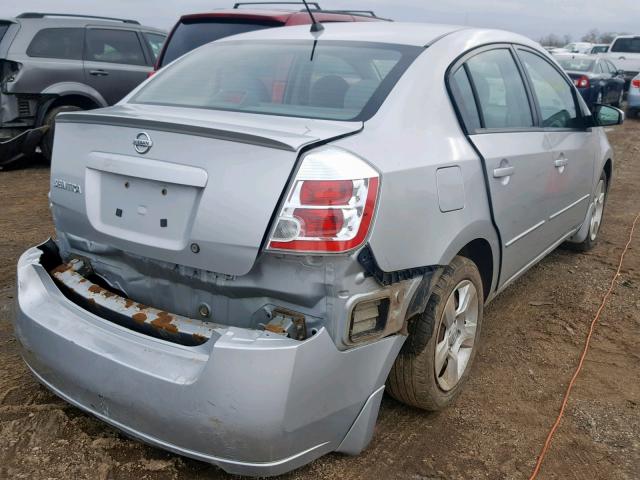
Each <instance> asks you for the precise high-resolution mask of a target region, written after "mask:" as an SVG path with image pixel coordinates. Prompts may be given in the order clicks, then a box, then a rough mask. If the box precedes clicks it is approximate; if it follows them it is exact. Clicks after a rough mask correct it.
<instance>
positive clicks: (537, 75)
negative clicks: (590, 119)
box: [518, 50, 580, 128]
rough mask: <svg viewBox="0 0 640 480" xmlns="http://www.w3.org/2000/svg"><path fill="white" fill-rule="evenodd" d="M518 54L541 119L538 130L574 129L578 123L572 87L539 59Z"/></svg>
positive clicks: (521, 53) (521, 52) (530, 54)
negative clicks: (529, 81) (540, 128)
mask: <svg viewBox="0 0 640 480" xmlns="http://www.w3.org/2000/svg"><path fill="white" fill-rule="evenodd" d="M518 54H519V56H520V58H521V59H522V62H523V63H524V67H525V69H526V70H527V73H528V74H529V77H530V78H531V83H532V84H533V90H534V93H535V96H536V99H537V100H538V105H539V107H540V113H541V115H542V126H543V127H547V128H576V127H578V126H579V123H580V122H579V117H578V109H577V107H576V101H575V98H574V96H573V87H572V86H570V85H569V82H568V81H567V80H566V79H565V78H564V76H562V75H561V74H560V72H558V71H557V70H556V69H555V68H554V67H553V66H552V65H551V64H550V63H549V62H547V61H546V60H544V59H543V58H542V57H540V56H538V55H536V54H534V53H531V52H527V51H524V50H520V51H519V52H518Z"/></svg>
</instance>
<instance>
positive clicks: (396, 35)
mask: <svg viewBox="0 0 640 480" xmlns="http://www.w3.org/2000/svg"><path fill="white" fill-rule="evenodd" d="M464 29H466V27H461V26H455V25H437V24H429V23H400V22H355V23H326V24H324V31H323V32H321V33H320V36H319V37H318V38H320V39H322V40H343V41H344V40H347V41H360V42H377V43H391V44H400V45H415V46H420V47H422V46H425V45H428V44H430V43H432V42H434V41H435V40H437V39H439V38H440V37H443V36H445V35H448V34H450V33H453V32H456V31H459V30H464ZM469 30H471V29H469ZM240 38H242V39H243V40H251V39H256V40H262V39H270V40H308V39H309V38H312V37H311V34H310V33H309V26H308V25H303V26H295V27H287V28H270V29H264V30H257V31H253V32H249V33H243V34H241V35H234V36H233V37H228V38H225V39H222V40H218V41H220V42H224V41H229V40H231V41H232V40H238V39H240Z"/></svg>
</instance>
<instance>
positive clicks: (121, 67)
mask: <svg viewBox="0 0 640 480" xmlns="http://www.w3.org/2000/svg"><path fill="white" fill-rule="evenodd" d="M150 64H151V61H150V59H147V58H146V56H145V53H144V50H143V48H142V44H141V43H140V37H139V36H138V33H137V32H136V31H134V30H127V29H116V28H93V27H92V28H88V29H87V32H86V43H85V52H84V74H85V79H86V82H87V83H88V84H89V85H91V86H92V87H93V88H95V89H96V90H97V91H98V92H99V93H100V94H101V95H102V96H103V98H104V99H105V100H106V101H107V103H108V104H109V105H113V104H115V103H118V102H119V101H120V100H122V98H124V97H125V95H127V94H128V93H129V92H131V90H133V89H134V88H135V87H137V86H138V85H139V84H140V83H142V81H144V80H145V79H146V78H147V75H148V73H149V72H150V71H151V66H150Z"/></svg>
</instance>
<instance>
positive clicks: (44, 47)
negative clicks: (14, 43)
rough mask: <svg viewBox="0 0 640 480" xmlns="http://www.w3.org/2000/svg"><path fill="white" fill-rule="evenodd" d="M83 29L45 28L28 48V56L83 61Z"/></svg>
mask: <svg viewBox="0 0 640 480" xmlns="http://www.w3.org/2000/svg"><path fill="white" fill-rule="evenodd" d="M83 36H84V29H82V28H45V29H43V30H40V31H39V32H38V33H37V34H36V35H35V37H33V40H32V41H31V44H30V45H29V47H28V48H27V55H28V56H30V57H39V58H58V59H64V60H82V43H83Z"/></svg>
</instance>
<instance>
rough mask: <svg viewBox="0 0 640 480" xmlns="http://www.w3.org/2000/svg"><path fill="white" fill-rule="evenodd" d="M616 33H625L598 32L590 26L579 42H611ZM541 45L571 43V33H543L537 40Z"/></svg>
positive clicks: (557, 45)
mask: <svg viewBox="0 0 640 480" xmlns="http://www.w3.org/2000/svg"><path fill="white" fill-rule="evenodd" d="M618 35H625V33H622V32H620V33H618V32H600V31H599V30H598V29H597V28H592V29H591V30H589V31H588V32H587V33H585V34H584V35H583V36H582V37H581V38H580V41H581V42H589V43H606V44H609V43H611V42H613V39H614V38H616V37H617V36H618ZM538 41H539V42H540V44H541V45H544V46H545V47H546V46H549V47H564V46H565V45H566V44H568V43H571V42H572V41H573V37H572V36H571V35H557V34H555V33H550V34H549V35H545V36H544V37H541V38H540V40H538Z"/></svg>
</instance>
